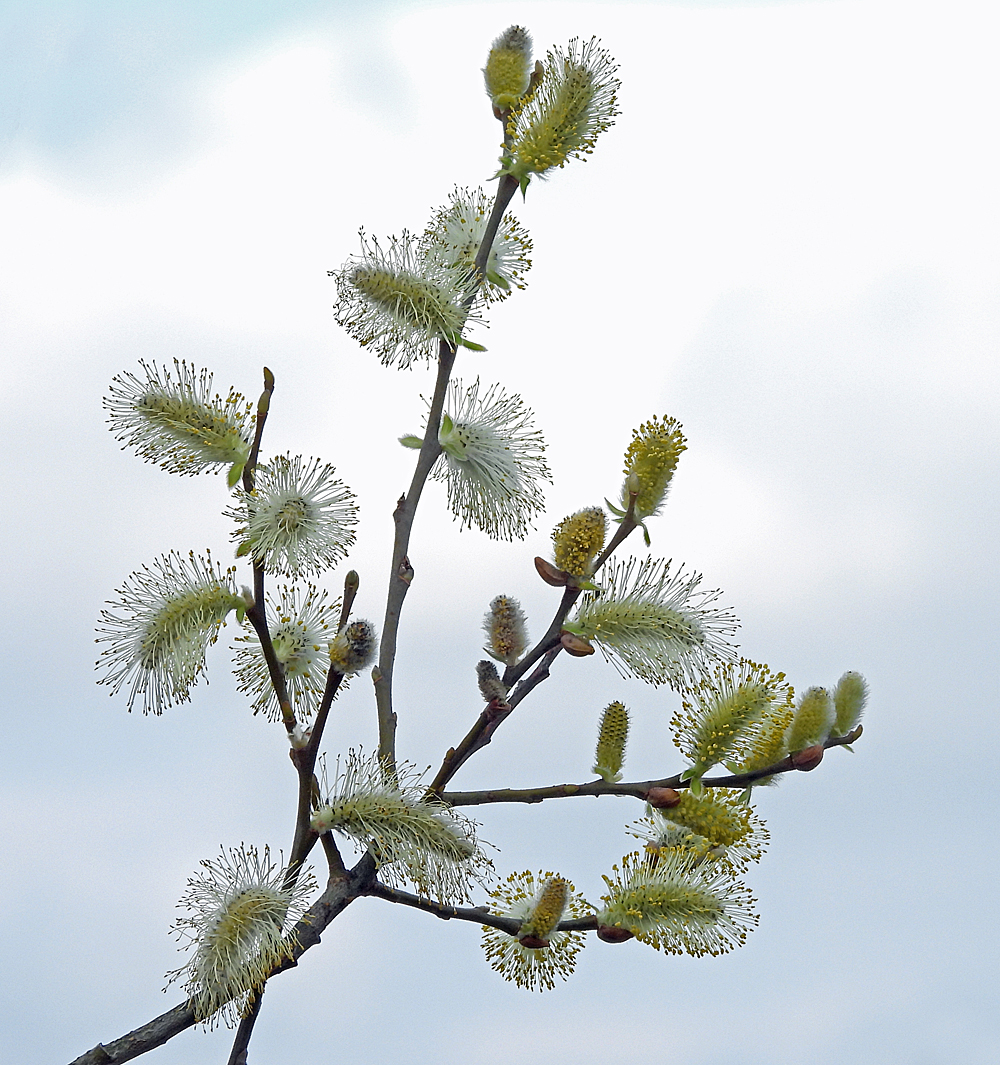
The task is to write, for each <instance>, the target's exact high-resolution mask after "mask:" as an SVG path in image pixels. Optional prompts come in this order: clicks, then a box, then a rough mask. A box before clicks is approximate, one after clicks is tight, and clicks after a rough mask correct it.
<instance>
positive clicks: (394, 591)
mask: <svg viewBox="0 0 1000 1065" xmlns="http://www.w3.org/2000/svg"><path fill="white" fill-rule="evenodd" d="M516 190H517V182H516V181H515V180H514V179H513V178H511V177H510V176H509V175H504V177H502V178H501V179H500V183H499V186H498V188H497V195H496V200H495V201H494V204H493V211H492V212H491V214H490V218H489V221H488V222H487V225H486V231H485V233H484V236H483V240H482V243H481V244H480V246H479V251H478V252H477V254H476V262H475V270H476V279H475V285H474V286H473V288H472V289H471V290H470V292H469V295H468V296H467V297H466V300H465V306H466V307H470V306H471V305H472V303H473V301H474V300H475V296H476V292H477V291H478V287H479V285H480V284H482V279H483V277H484V276H485V273H486V263H487V261H488V259H489V255H490V250H491V249H492V247H493V241H494V239H495V237H496V234H497V230H498V229H499V228H500V222H501V220H502V219H503V213H504V211H505V210H506V209H507V205H508V204H509V203H510V201H511V197H513V195H514V193H515V191H516ZM455 353H456V352H455V347H454V345H452V344H451V343H450V342H448V341H446V340H442V341H441V343H440V345H439V349H438V371H437V379H436V381H435V383H434V395H433V397H432V399H431V405H430V409H429V410H428V412H427V427H426V431H425V433H424V442H423V444H422V445H421V447H420V454H419V455H418V456H417V465H416V468H415V469H414V471H413V477H412V479H411V481H410V487H409V489H408V490H407V493H406V495H405V496H403V497H402V498H401V499H400V501H399V505H398V506H397V507H396V509H395V511H394V512H393V521H394V522H395V524H396V535H395V539H394V542H393V548H392V565H391V567H390V570H389V591H388V594H387V595H386V603H385V619H384V621H383V623H382V637H381V644H380V647H379V660H378V667H377V669H376V670H375V674H374V676H375V702H376V707H377V710H378V734H379V756H380V757H381V758H382V760H383V762H384V763H385V764H386V765H388V766H390V767H392V766H394V765H395V762H396V714H395V712H394V711H393V708H392V674H393V666H394V664H395V661H396V637H397V634H398V632H399V619H400V615H401V613H402V609H403V600H404V599H405V598H406V593H407V592H408V591H409V587H410V581H411V580H412V578H413V570H412V567H411V566H410V564H409V560H408V558H407V552H408V551H409V547H410V533H411V532H412V529H413V519H414V517H415V516H416V511H417V504H418V503H419V502H420V493H421V492H422V491H423V487H424V483H425V482H426V480H427V477H428V476H429V475H430V472H431V470H432V468H433V467H434V463H435V462H436V461H437V458H438V455H440V454H441V445H440V443H438V430H439V428H440V425H441V413H442V411H443V410H444V400H445V396H446V394H447V391H448V381H449V379H450V378H451V371H452V368H453V367H454V365H455Z"/></svg>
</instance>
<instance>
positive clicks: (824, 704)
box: [785, 688, 836, 753]
mask: <svg viewBox="0 0 1000 1065" xmlns="http://www.w3.org/2000/svg"><path fill="white" fill-rule="evenodd" d="M835 713H836V711H835V710H834V706H833V699H832V698H831V696H830V693H829V692H828V691H827V690H826V688H809V689H808V690H807V691H806V692H805V694H804V695H803V696H802V698H801V699H799V705H798V706H797V707H796V708H795V717H793V718H792V723H791V724H790V725H789V726H788V731H787V732H786V733H785V746H786V747H787V748H788V750H789V751H790V752H792V753H794V752H795V751H802V750H805V748H806V747H812V746H814V745H815V744H817V743H822V742H823V741H824V740H825V739H826V738H827V737H828V736H829V735H830V729H831V728H832V727H833V723H834V716H835Z"/></svg>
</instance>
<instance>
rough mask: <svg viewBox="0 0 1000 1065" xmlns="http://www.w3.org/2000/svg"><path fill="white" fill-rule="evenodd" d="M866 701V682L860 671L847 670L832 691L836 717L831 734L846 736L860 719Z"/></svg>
mask: <svg viewBox="0 0 1000 1065" xmlns="http://www.w3.org/2000/svg"><path fill="white" fill-rule="evenodd" d="M867 701H868V684H867V683H866V682H865V678H864V677H862V676H861V674H860V673H854V672H851V671H849V672H847V673H845V674H844V675H843V676H842V677H841V678H840V680H838V681H837V687H836V688H835V689H834V692H833V706H834V710H835V713H836V717H835V719H834V722H833V735H834V736H846V735H847V734H848V732H850V731H851V729H853V728H854V727H855V726H856V725H857V724H858V722H859V721H860V720H861V714H862V713H863V712H864V709H865V703H866V702H867Z"/></svg>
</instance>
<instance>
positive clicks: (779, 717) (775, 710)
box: [729, 689, 795, 788]
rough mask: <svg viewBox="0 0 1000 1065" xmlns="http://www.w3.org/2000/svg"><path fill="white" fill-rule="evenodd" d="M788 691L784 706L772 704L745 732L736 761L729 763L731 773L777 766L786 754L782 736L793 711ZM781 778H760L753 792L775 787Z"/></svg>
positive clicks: (782, 703) (786, 749)
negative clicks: (756, 789)
mask: <svg viewBox="0 0 1000 1065" xmlns="http://www.w3.org/2000/svg"><path fill="white" fill-rule="evenodd" d="M791 697H792V691H791V689H789V692H788V697H787V698H786V700H785V701H784V702H781V703H774V704H772V705H771V706H769V707H768V708H767V710H766V711H765V713H764V716H763V717H762V718H761V719H760V721H758V722H756V723H755V724H754V725H752V726H751V727H750V729H749V730H748V731H747V734H746V735H745V736H744V737H743V738H742V740H741V743H740V748H741V752H740V755H741V756H740V758H739V759H738V760H737V761H734V762H731V763H730V764H729V765H730V768H731V769H732V770H733V772H734V773H753V772H754V771H755V770H757V769H765V768H766V767H767V766H769V765H777V764H778V763H779V762H780V761H781V760H782V759H783V758H784V757H785V755H787V754H788V747H787V745H786V743H785V736H786V734H787V732H788V727H789V725H791V723H792V719H793V718H794V717H795V707H794V706H793V705H792V704H791ZM779 780H781V776H780V775H778V776H770V777H760V778H759V779H757V780H755V781H754V782H753V786H754V787H755V788H760V787H766V786H768V785H771V784H777V783H778V781H779Z"/></svg>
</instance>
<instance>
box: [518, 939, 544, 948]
mask: <svg viewBox="0 0 1000 1065" xmlns="http://www.w3.org/2000/svg"><path fill="white" fill-rule="evenodd" d="M518 943H520V944H521V946H522V947H528V948H530V949H531V950H541V949H542V947H547V946H548V945H549V941H548V940H547V939H539V937H538V936H521V938H520V939H519V940H518Z"/></svg>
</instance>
